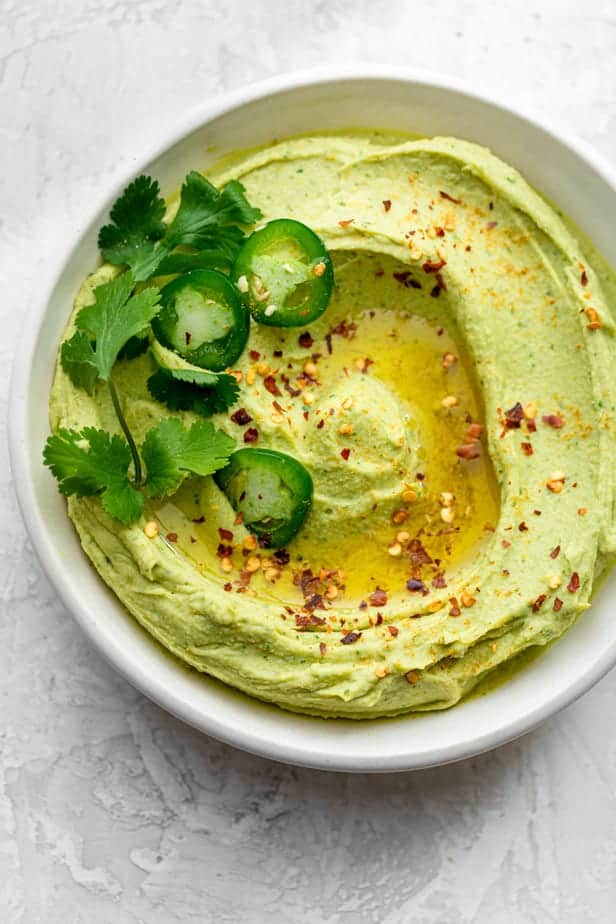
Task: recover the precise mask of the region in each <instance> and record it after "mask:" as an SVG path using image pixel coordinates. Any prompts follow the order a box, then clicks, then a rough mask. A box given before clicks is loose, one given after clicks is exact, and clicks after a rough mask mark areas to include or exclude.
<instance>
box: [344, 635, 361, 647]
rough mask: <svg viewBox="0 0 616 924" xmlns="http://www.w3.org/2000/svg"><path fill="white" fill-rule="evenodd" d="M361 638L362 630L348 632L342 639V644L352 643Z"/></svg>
mask: <svg viewBox="0 0 616 924" xmlns="http://www.w3.org/2000/svg"><path fill="white" fill-rule="evenodd" d="M360 638H361V632H347V634H346V635H344V636H343V637H342V638H341V639H340V644H341V645H352V644H353V642H356V641H358V640H359V639H360Z"/></svg>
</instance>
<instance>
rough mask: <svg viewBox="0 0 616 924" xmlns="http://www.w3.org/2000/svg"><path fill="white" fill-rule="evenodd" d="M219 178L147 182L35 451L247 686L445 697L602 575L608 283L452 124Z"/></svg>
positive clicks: (613, 513) (168, 612)
mask: <svg viewBox="0 0 616 924" xmlns="http://www.w3.org/2000/svg"><path fill="white" fill-rule="evenodd" d="M207 178H208V180H209V181H210V182H209V183H208V182H207V181H206V180H205V179H204V178H203V176H202V175H201V174H198V173H196V172H193V173H191V174H189V176H188V177H187V179H186V181H185V184H184V187H183V188H182V191H181V194H180V193H178V194H176V195H173V196H171V197H169V198H168V199H167V200H166V201H163V200H162V199H161V198H160V196H159V194H158V188H157V185H156V183H154V182H153V181H151V180H149V178H145V177H140V178H139V179H138V180H136V181H135V182H134V183H133V184H131V186H130V187H129V188H128V189H127V190H126V192H125V194H124V196H123V197H122V199H120V200H119V201H118V202H117V203H116V205H115V206H114V209H113V210H112V213H111V218H110V224H109V225H107V226H106V227H105V228H103V229H102V231H101V235H100V238H99V244H100V247H101V252H102V255H103V261H104V262H103V263H102V265H101V266H100V267H99V268H98V269H97V270H96V271H95V272H93V273H92V275H90V276H89V277H88V278H87V279H86V280H85V281H84V283H83V285H82V287H81V289H80V291H79V293H78V294H77V298H76V303H75V310H74V312H73V315H72V317H71V319H70V321H69V324H68V327H67V330H66V334H65V339H64V343H63V345H62V347H61V350H60V352H59V356H58V364H57V370H56V375H55V380H54V383H53V388H52V392H51V401H50V414H51V429H52V433H53V435H52V436H51V437H50V439H49V441H48V444H47V447H46V452H45V459H46V462H47V464H48V465H49V466H50V468H51V469H52V471H53V473H54V475H56V477H57V478H58V480H59V482H60V489H61V490H62V492H63V493H64V494H66V495H67V498H68V512H69V516H70V517H71V519H72V521H73V523H74V525H75V528H76V530H77V532H78V534H79V537H80V540H81V543H82V545H83V549H84V551H85V553H86V554H87V555H88V557H89V558H90V560H91V562H92V564H93V565H94V567H95V568H96V570H97V571H98V572H99V574H100V576H101V578H102V579H103V581H105V583H106V584H108V585H109V587H110V588H111V589H112V590H113V591H114V593H115V594H116V595H117V596H118V598H119V599H120V600H121V602H122V603H123V604H124V606H125V607H126V609H127V610H128V612H129V613H130V614H132V616H133V617H134V618H136V619H137V620H138V621H139V623H140V624H141V625H142V626H143V627H144V629H146V630H147V631H148V632H149V633H151V634H152V635H153V636H154V638H156V639H157V640H158V641H159V642H160V643H161V644H162V645H164V646H165V647H166V648H167V649H168V650H169V651H171V652H172V653H173V654H174V655H176V656H177V657H178V658H180V659H182V660H183V661H184V662H185V663H187V664H188V665H191V666H192V667H194V668H196V669H197V670H199V671H203V672H205V673H207V674H210V675H212V676H214V677H216V678H218V679H220V680H222V681H224V682H225V683H227V684H229V685H231V686H233V687H236V688H238V689H240V690H242V691H244V692H246V693H248V694H250V695H252V696H255V697H258V698H260V699H262V700H266V701H269V702H273V703H276V704H277V705H279V706H281V707H283V708H285V709H289V710H293V711H296V712H303V713H308V714H312V715H318V716H323V717H336V716H343V717H347V718H354V719H364V718H374V717H379V716H392V715H397V714H400V713H405V712H413V711H425V710H434V709H444V708H447V707H449V706H452V705H454V704H455V703H457V702H458V701H459V700H460V699H461V698H462V697H464V696H465V695H466V694H468V693H469V692H470V691H472V690H473V688H474V687H475V686H476V685H477V684H478V682H479V681H480V680H482V679H484V678H485V677H486V676H487V675H488V673H489V672H492V671H494V670H495V669H497V668H499V667H503V666H506V665H507V664H509V663H510V662H511V661H512V659H514V658H515V657H516V656H517V655H519V654H521V653H522V652H524V651H526V650H529V649H531V648H533V647H534V646H545V645H547V644H549V643H550V642H552V641H553V640H554V639H556V638H557V637H558V636H560V635H561V634H562V633H563V632H565V631H566V630H567V629H568V628H569V627H570V626H571V625H572V623H573V622H574V621H575V620H576V618H577V617H578V616H579V615H580V614H581V613H582V612H583V611H584V610H585V609H587V608H588V606H589V602H590V599H591V595H592V592H593V589H594V588H595V587H596V585H597V583H598V581H599V580H600V579H601V577H602V576H603V575H604V574H605V573H606V572H607V570H608V568H609V567H610V565H611V564H613V562H614V558H615V556H616V478H615V464H614V459H615V458H616V423H615V411H616V376H615V374H614V369H615V365H616V340H615V337H614V329H615V316H614V304H615V303H616V301H615V295H616V285H615V281H614V277H613V275H612V273H611V270H609V268H608V267H607V266H606V264H605V263H604V261H603V260H602V258H601V257H600V255H598V254H597V253H596V252H595V250H594V249H593V247H592V245H591V244H590V243H589V242H587V241H586V240H585V239H584V238H583V237H582V235H581V234H579V233H578V232H577V231H576V230H575V229H574V228H572V226H571V225H570V223H569V222H567V220H566V219H564V218H563V217H562V216H561V215H560V214H559V212H558V211H557V209H556V208H555V207H553V206H552V205H550V204H549V203H548V202H546V200H544V199H543V198H542V197H541V196H540V195H538V194H537V193H536V192H535V191H534V190H533V189H532V188H531V187H530V186H529V185H528V183H527V182H526V181H525V180H524V179H523V178H522V177H521V176H520V174H519V173H517V172H516V170H514V169H513V168H512V167H511V166H509V165H507V164H506V163H504V162H503V161H502V160H500V159H498V158H497V157H496V156H494V155H493V154H492V153H490V152H489V151H488V150H486V149H485V148H482V147H479V146H477V145H475V144H472V143H469V142H466V141H462V140H457V139H455V138H430V139H420V140H408V139H405V138H402V137H392V136H389V135H388V136H385V135H382V134H380V133H378V132H373V133H369V132H365V133H361V132H357V133H344V132H341V133H338V134H336V133H334V134H324V135H322V136H309V137H300V138H294V139H290V140H286V141H282V142H280V143H276V144H272V145H271V146H269V147H265V148H261V149H258V150H253V151H249V152H240V153H238V154H234V155H232V156H231V157H227V158H225V159H224V160H223V161H221V162H220V163H219V164H218V165H216V166H215V167H213V168H210V169H209V170H208V172H207ZM118 319H120V320H118ZM118 328H120V332H118Z"/></svg>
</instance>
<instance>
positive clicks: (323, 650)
mask: <svg viewBox="0 0 616 924" xmlns="http://www.w3.org/2000/svg"><path fill="white" fill-rule="evenodd" d="M319 651H320V652H321V657H322V658H324V657H325V655H326V654H327V645H326V644H325V642H319Z"/></svg>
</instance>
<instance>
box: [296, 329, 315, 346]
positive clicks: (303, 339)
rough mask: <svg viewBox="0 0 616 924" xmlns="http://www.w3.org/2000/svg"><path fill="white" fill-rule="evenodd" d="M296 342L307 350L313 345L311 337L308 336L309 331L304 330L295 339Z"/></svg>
mask: <svg viewBox="0 0 616 924" xmlns="http://www.w3.org/2000/svg"><path fill="white" fill-rule="evenodd" d="M297 342H298V343H299V345H300V346H301V347H304V349H306V350H309V349H310V347H311V346H312V344H313V343H314V340H313V339H312V335H311V334H310V331H308V330H305V331H303V333H301V334H300V335H299V337H298V338H297Z"/></svg>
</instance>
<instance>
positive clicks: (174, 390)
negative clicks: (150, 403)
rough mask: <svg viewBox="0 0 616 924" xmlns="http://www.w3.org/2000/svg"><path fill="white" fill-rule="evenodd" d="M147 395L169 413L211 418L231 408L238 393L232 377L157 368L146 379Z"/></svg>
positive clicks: (199, 370)
mask: <svg viewBox="0 0 616 924" xmlns="http://www.w3.org/2000/svg"><path fill="white" fill-rule="evenodd" d="M148 391H149V392H150V394H151V395H152V397H153V398H155V399H156V400H157V401H160V402H161V403H162V404H166V405H167V407H168V408H169V409H170V410H171V411H193V412H194V413H195V414H200V415H201V417H211V416H212V414H221V413H222V412H223V411H226V410H227V408H229V407H231V405H232V404H235V402H236V401H237V399H238V396H239V391H240V390H239V386H238V384H237V382H236V381H235V379H234V378H233V376H232V375H228V374H227V373H224V372H221V373H216V372H205V371H204V370H201V369H165V368H163V367H161V368H160V369H158V371H157V372H155V373H154V375H152V376H150V378H149V379H148Z"/></svg>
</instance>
